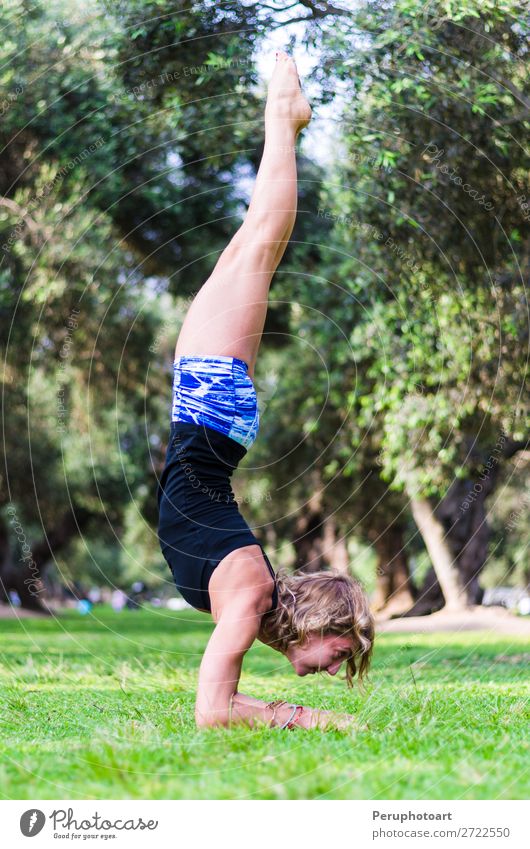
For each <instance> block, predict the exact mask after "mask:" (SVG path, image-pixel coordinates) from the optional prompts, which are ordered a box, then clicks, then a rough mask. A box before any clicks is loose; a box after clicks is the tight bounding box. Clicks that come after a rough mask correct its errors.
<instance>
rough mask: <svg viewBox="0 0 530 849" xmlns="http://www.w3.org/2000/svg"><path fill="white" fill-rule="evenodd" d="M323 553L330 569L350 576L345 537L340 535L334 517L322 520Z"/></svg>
mask: <svg viewBox="0 0 530 849" xmlns="http://www.w3.org/2000/svg"><path fill="white" fill-rule="evenodd" d="M324 553H325V559H326V561H327V563H328V565H329V567H330V569H335V570H336V571H337V572H342V573H343V574H344V575H349V574H350V558H349V556H348V546H347V544H346V537H345V536H344V535H342V534H341V533H340V528H339V527H338V525H337V522H336V519H335V517H334V516H327V517H326V519H325V520H324Z"/></svg>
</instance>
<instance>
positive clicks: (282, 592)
mask: <svg viewBox="0 0 530 849" xmlns="http://www.w3.org/2000/svg"><path fill="white" fill-rule="evenodd" d="M276 583H277V587H278V606H277V607H276V609H275V610H272V611H271V612H270V613H268V614H267V615H266V616H264V617H263V620H262V631H263V635H264V637H265V638H266V640H267V642H269V643H270V644H271V645H273V646H274V647H275V648H277V649H278V650H279V651H281V652H283V653H285V652H286V650H287V649H288V647H289V646H292V645H302V644H303V643H304V642H305V641H306V640H307V638H308V636H309V634H310V633H315V632H316V633H319V634H321V635H322V636H325V635H327V634H337V635H340V636H342V637H347V636H351V637H353V642H354V646H355V648H354V650H353V653H352V655H351V657H350V658H349V659H348V661H347V664H346V681H347V683H348V686H349V687H352V686H353V683H352V682H353V678H354V677H355V674H356V673H357V672H358V682H359V685H361V684H362V683H363V679H364V677H365V675H366V674H367V672H368V668H369V665H370V660H371V657H372V649H373V644H374V619H373V616H372V614H371V612H370V608H369V604H368V599H367V597H366V593H365V592H364V589H363V588H362V586H361V584H360V583H359V581H357V580H355V578H352V577H350V576H349V575H345V574H344V573H343V572H337V571H329V572H313V573H312V574H304V575H287V574H285V573H283V572H279V573H278V575H277V576H276Z"/></svg>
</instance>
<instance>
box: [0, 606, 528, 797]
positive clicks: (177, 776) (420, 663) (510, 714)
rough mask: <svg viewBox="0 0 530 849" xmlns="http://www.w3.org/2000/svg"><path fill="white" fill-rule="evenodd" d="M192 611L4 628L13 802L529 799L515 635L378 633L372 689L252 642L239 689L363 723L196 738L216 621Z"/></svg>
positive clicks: (524, 653) (1, 685)
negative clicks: (300, 671) (201, 670)
mask: <svg viewBox="0 0 530 849" xmlns="http://www.w3.org/2000/svg"><path fill="white" fill-rule="evenodd" d="M211 627H212V625H211V620H210V619H209V617H208V616H206V615H203V614H200V613H197V612H195V611H184V612H178V613H177V612H169V611H166V610H153V611H150V610H141V611H136V612H129V611H125V612H123V613H121V614H116V613H113V612H112V611H110V610H107V609H101V608H97V609H96V611H95V613H94V614H90V615H88V616H84V617H83V616H80V615H79V614H77V613H74V612H68V613H66V614H64V615H62V616H61V617H60V618H59V619H56V620H53V619H50V620H42V619H38V620H37V619H35V620H34V619H24V620H21V621H20V622H18V621H17V620H4V621H1V622H0V645H1V653H0V701H1V704H2V708H1V712H0V745H1V750H2V755H1V756H0V793H1V796H2V798H8V799H9V798H11V799H119V798H138V799H183V798H185V799H190V798H191V799H212V798H215V799H233V798H237V799H239V798H243V799H244V798H257V799H312V798H324V799H445V798H447V799H459V798H462V799H495V798H500V799H525V798H528V794H529V791H530V787H529V781H528V778H529V763H530V759H529V757H528V742H527V741H528V728H529V725H528V718H529V710H528V659H529V651H530V646H529V644H528V640H527V639H525V638H521V637H508V636H505V637H496V636H494V635H492V634H491V633H490V632H461V633H457V634H456V633H451V634H448V633H442V634H382V635H380V636H379V637H378V639H377V642H376V648H375V651H374V661H373V666H372V674H371V682H370V684H369V685H368V687H367V690H366V692H365V694H364V695H362V694H360V693H359V692H358V690H357V689H354V690H353V691H348V689H347V688H346V686H345V684H344V682H343V681H342V680H340V678H339V676H337V677H336V678H330V677H329V676H326V675H322V676H309V677H307V678H297V677H296V675H295V674H294V672H292V670H291V668H290V666H288V664H287V662H286V661H285V660H284V659H283V658H282V657H281V655H279V654H277V653H276V652H273V651H272V650H270V649H268V648H267V647H266V646H261V645H257V646H256V647H255V648H254V649H252V651H251V652H250V654H249V655H248V656H247V660H246V662H245V670H244V674H243V678H242V682H241V687H240V689H241V690H242V692H244V693H247V694H249V695H253V696H257V697H260V698H270V699H272V698H288V699H293V700H294V699H296V700H297V701H299V702H302V703H304V702H305V703H306V704H309V705H313V706H319V707H323V708H336V709H337V710H339V711H345V712H351V713H356V714H358V716H359V721H360V723H362V724H366V725H367V728H366V729H365V730H361V731H349V732H338V731H330V732H325V733H324V732H321V731H311V732H305V731H303V730H294V731H291V732H285V731H280V730H279V729H260V730H254V731H252V730H250V729H244V728H235V729H232V730H225V729H213V730H209V731H200V732H199V731H197V730H196V729H195V726H194V722H193V704H194V692H195V680H196V674H197V669H198V665H199V662H200V656H201V653H202V650H203V647H204V645H205V643H206V640H207V638H208V635H209V633H210V630H211Z"/></svg>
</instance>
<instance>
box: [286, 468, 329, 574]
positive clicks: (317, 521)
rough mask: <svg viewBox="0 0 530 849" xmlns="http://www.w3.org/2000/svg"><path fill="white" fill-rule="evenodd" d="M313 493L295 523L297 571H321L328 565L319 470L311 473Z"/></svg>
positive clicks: (294, 543) (294, 541)
mask: <svg viewBox="0 0 530 849" xmlns="http://www.w3.org/2000/svg"><path fill="white" fill-rule="evenodd" d="M310 487H311V490H310V492H311V495H310V497H309V499H308V501H307V503H306V504H305V505H304V507H303V509H302V512H301V514H300V515H299V517H298V519H297V521H296V525H295V535H294V539H293V546H294V550H295V553H296V557H295V564H294V568H295V570H296V571H297V572H306V573H308V572H320V571H321V570H322V569H324V567H325V566H326V556H325V547H324V511H323V509H322V485H321V481H320V478H319V475H318V472H317V471H315V470H313V473H312V475H311V483H310Z"/></svg>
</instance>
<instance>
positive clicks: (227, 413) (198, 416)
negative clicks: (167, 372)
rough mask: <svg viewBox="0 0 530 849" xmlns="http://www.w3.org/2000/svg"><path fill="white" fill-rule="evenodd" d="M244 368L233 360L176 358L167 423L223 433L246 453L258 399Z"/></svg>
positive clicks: (254, 431)
mask: <svg viewBox="0 0 530 849" xmlns="http://www.w3.org/2000/svg"><path fill="white" fill-rule="evenodd" d="M247 372H248V366H247V364H246V363H245V362H244V361H243V360H239V359H237V357H218V356H211V357H201V356H195V357H191V356H184V357H177V359H176V360H175V362H174V364H173V409H172V414H171V421H173V422H192V423H194V424H199V425H205V426H206V427H211V428H213V429H214V430H218V431H220V433H224V434H225V435H226V436H229V437H230V438H231V439H234V440H235V441H236V442H239V443H240V445H243V446H244V447H245V448H246V449H248V448H250V446H251V445H252V443H253V442H254V440H255V439H256V436H257V435H258V430H259V413H258V398H257V394H256V390H255V388H254V384H253V382H252V378H250V377H249V376H248V374H247Z"/></svg>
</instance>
